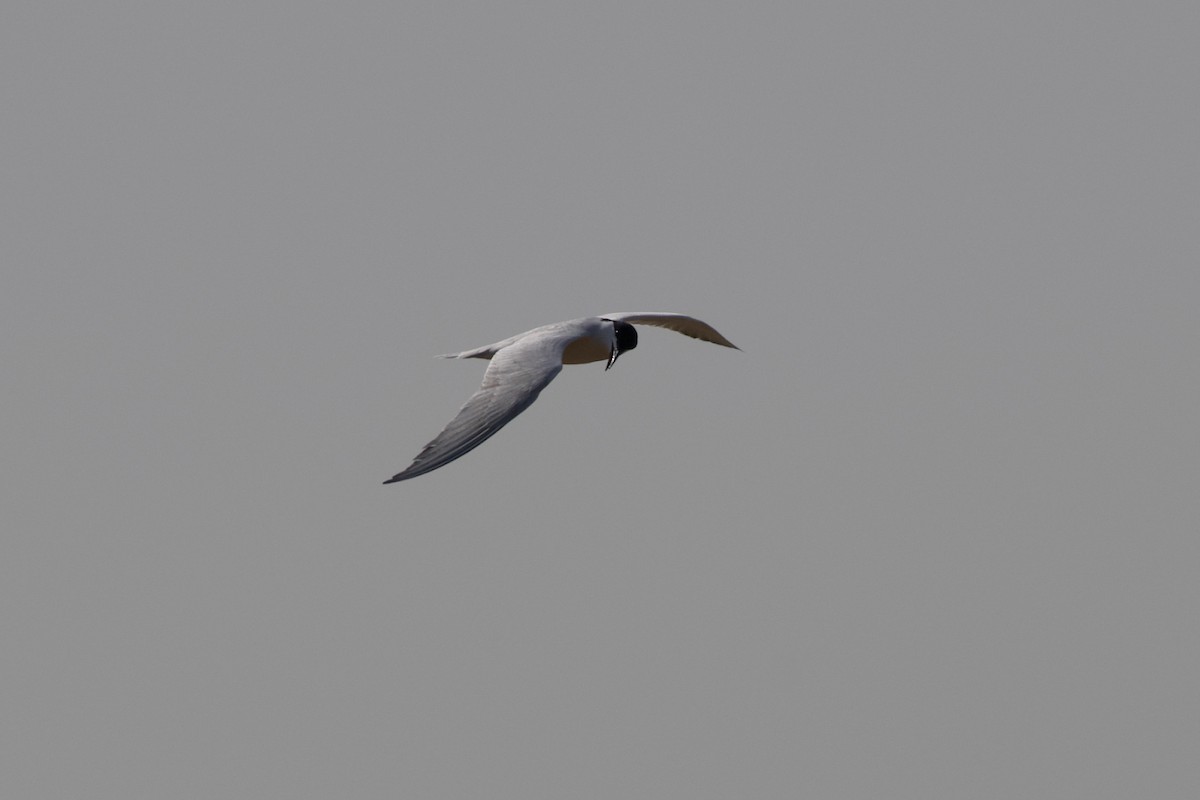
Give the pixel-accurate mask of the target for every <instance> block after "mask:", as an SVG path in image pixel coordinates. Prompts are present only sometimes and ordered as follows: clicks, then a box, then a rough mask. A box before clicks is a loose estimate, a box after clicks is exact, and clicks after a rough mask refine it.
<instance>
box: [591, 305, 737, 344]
mask: <svg viewBox="0 0 1200 800" xmlns="http://www.w3.org/2000/svg"><path fill="white" fill-rule="evenodd" d="M600 316H601V318H603V319H611V320H613V321H616V320H620V321H622V322H628V323H631V324H633V325H655V326H657V327H659V328H666V329H667V330H672V331H675V332H676V333H682V334H683V335H684V336H691V337H692V338H693V339H700V340H701V341H704V342H712V343H713V344H719V345H722V346H724V347H732V348H733V349H734V350H741V349H742V348H740V347H738V346H737V345H736V344H734V343H733V342H731V341H729V340H728V339H726V338H725V337H724V336H722V335H721V334H719V333H717V329H716V328H714V327H713V326H712V325H709V324H708V323H707V322H701V321H700V320H698V319H696V318H695V317H689V316H687V315H686V314H671V313H669V312H667V311H620V312H617V313H616V314H601V315H600Z"/></svg>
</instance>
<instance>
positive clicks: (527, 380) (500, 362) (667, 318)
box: [384, 311, 740, 484]
mask: <svg viewBox="0 0 1200 800" xmlns="http://www.w3.org/2000/svg"><path fill="white" fill-rule="evenodd" d="M633 323H637V324H638V325H654V326H656V327H659V328H666V329H668V330H672V331H676V332H678V333H682V334H683V335H684V336H691V337H692V338H694V339H700V340H701V341H705V342H712V343H713V344H719V345H721V346H723V347H732V348H733V349H734V350H738V349H740V348H739V347H737V345H735V344H734V343H733V342H731V341H729V340H728V339H726V338H725V337H724V336H722V335H721V334H719V333H717V331H716V329H715V328H713V327H712V326H711V325H709V324H708V323H706V322H701V321H700V320H698V319H696V318H694V317H689V316H686V315H684V314H670V313H667V312H664V311H632V312H630V311H626V312H622V313H619V314H602V315H600V316H598V317H582V318H581V319H572V320H567V321H566V322H552V323H550V324H549V325H542V326H541V327H538V328H534V329H533V330H531V331H526V332H525V333H520V334H517V335H516V336H512V337H509V338H508V339H504V340H502V341H499V342H496V343H495V344H489V345H486V346H484V347H477V348H475V349H474V350H464V351H463V352H461V353H448V354H446V355H444V356H442V358H485V359H488V360H490V361H491V362H492V363H491V364H489V365H488V368H487V371H486V372H484V374H483V384H482V385H481V386H480V387H479V391H477V392H475V394H473V395H471V398H470V399H469V400H467V402H466V404H465V405H464V406H463V407H462V408H461V409H459V411H458V415H457V416H456V417H455V418H454V419H452V420H451V421H450V424H449V425H447V426H446V427H445V429H444V430H443V431H442V432H441V433H439V434H438V435H437V436H436V437H435V438H434V440H433V441H432V442H430V443H429V444H427V445H425V448H424V449H423V450H421V452H420V453H419V454H418V455H417V457H416V458H415V459H414V460H413V462H412V464H410V465H409V467H408V468H407V469H405V470H404V471H403V472H397V473H396V474H395V475H393V476H392V477H391V478H389V479H388V480H386V481H384V483H385V484H388V483H396V482H397V481H406V480H408V479H409V478H415V477H417V476H418V475H424V474H425V473H426V472H432V471H433V470H435V469H437V468H438V467H444V466H446V465H447V464H449V463H450V462H451V461H453V460H454V459H456V458H459V457H460V456H463V455H465V454H466V453H468V452H470V451H471V450H474V449H475V448H476V447H478V446H479V445H481V444H483V443H484V441H486V440H487V439H488V437H490V436H491V435H492V434H494V433H495V432H496V431H498V430H500V429H501V428H503V427H504V426H505V425H507V424H508V423H509V422H510V421H512V419H513V418H514V417H516V416H517V415H518V414H520V413H521V412H522V411H524V410H525V409H527V408H529V406H530V405H532V404H533V401H534V400H536V399H537V396H538V395H539V394H540V393H541V391H542V389H545V388H546V386H547V384H549V383H550V381H552V380H554V377H555V376H556V375H558V373H559V372H562V368H563V365H564V364H588V363H591V362H593V361H607V362H608V364H607V365H606V366H605V367H604V369H605V370H608V369H609V368H611V367H612V365H613V364H615V363H617V357H618V356H620V355H621V353H624V352H625V351H626V350H632V349H633V348H635V347H637V342H638V335H637V330H636V329H635V328H634V327H633Z"/></svg>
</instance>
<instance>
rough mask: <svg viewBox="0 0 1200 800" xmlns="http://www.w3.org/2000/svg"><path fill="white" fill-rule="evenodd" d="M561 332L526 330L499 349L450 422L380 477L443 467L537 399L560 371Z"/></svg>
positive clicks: (403, 477)
mask: <svg viewBox="0 0 1200 800" xmlns="http://www.w3.org/2000/svg"><path fill="white" fill-rule="evenodd" d="M567 343H568V340H566V339H565V338H563V337H562V336H558V337H555V336H548V335H542V336H528V337H526V338H524V339H521V340H519V341H517V342H514V343H513V344H510V345H508V346H507V347H505V348H503V349H502V350H500V351H499V352H497V353H496V354H495V355H494V356H493V357H492V360H491V363H490V364H489V365H488V368H487V372H485V373H484V374H483V384H482V385H481V386H480V387H479V391H477V392H475V394H473V395H471V399H470V400H468V401H467V402H466V404H465V405H464V406H463V407H462V408H461V409H459V411H458V415H457V416H456V417H455V418H454V419H452V420H451V421H450V424H449V425H447V426H446V427H445V429H444V430H443V431H442V432H441V433H439V434H438V435H437V437H435V438H434V440H433V441H432V442H430V443H429V444H427V445H425V449H423V450H422V451H421V452H420V453H419V454H418V455H417V457H416V458H415V459H414V460H413V463H412V464H411V465H409V467H408V469H406V470H404V471H403V472H398V473H396V474H395V475H394V476H392V478H391V479H389V480H386V481H384V483H395V482H396V481H403V480H407V479H409V478H415V477H416V476H418V475H424V474H425V473H426V472H430V471H432V470H435V469H437V468H438V467H443V466H445V465H446V464H449V463H450V462H451V461H453V460H454V459H456V458H458V457H459V456H461V455H464V454H465V453H468V452H470V451H471V450H474V449H475V448H476V447H478V446H479V445H481V444H483V442H484V441H486V440H487V439H488V437H490V436H491V435H492V434H494V433H495V432H496V431H498V430H500V429H501V428H503V427H504V426H505V425H507V424H508V423H509V422H510V421H511V420H512V419H513V417H515V416H517V415H518V414H520V413H521V412H522V411H524V410H525V409H527V408H529V406H530V405H531V404H532V403H533V401H534V400H536V399H537V396H538V394H539V393H540V392H541V391H542V389H545V388H546V385H547V384H549V383H550V381H552V380H554V376H555V375H557V374H558V373H560V372H562V352H563V348H564V347H566V345H567Z"/></svg>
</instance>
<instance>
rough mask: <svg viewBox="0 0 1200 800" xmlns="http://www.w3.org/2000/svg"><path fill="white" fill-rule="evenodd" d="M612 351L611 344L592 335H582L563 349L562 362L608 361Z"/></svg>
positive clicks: (586, 362) (587, 362) (588, 362)
mask: <svg viewBox="0 0 1200 800" xmlns="http://www.w3.org/2000/svg"><path fill="white" fill-rule="evenodd" d="M611 353H612V345H611V344H608V343H605V342H603V341H600V340H599V339H596V338H595V337H592V336H581V337H579V338H578V339H576V340H575V341H573V342H571V343H570V344H569V345H567V347H566V349H565V350H563V360H562V363H564V364H590V363H592V362H593V361H607V360H608V357H609V355H610V354H611Z"/></svg>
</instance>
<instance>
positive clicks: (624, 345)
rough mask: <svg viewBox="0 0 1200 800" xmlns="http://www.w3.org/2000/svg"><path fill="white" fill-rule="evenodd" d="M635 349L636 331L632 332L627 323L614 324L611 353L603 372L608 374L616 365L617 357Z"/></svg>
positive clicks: (618, 322) (630, 326)
mask: <svg viewBox="0 0 1200 800" xmlns="http://www.w3.org/2000/svg"><path fill="white" fill-rule="evenodd" d="M635 347H637V331H636V330H634V327H633V326H632V325H630V324H629V323H628V322H621V321H617V322H614V323H613V346H612V352H611V353H609V354H608V366H607V367H605V368H604V371H605V372H608V371H609V370H610V369H612V365H613V364H615V363H617V356H619V355H621V353H624V352H625V351H626V350H632V349H633V348H635Z"/></svg>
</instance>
